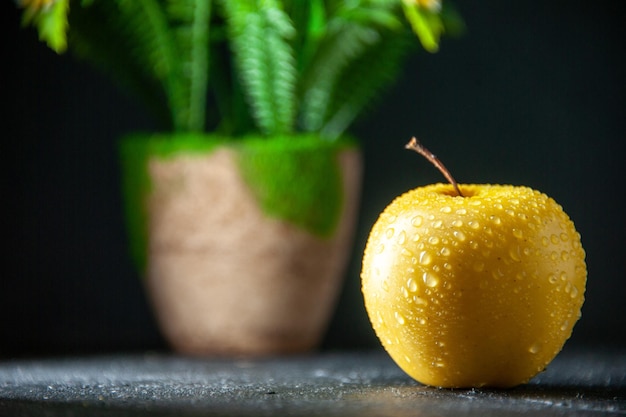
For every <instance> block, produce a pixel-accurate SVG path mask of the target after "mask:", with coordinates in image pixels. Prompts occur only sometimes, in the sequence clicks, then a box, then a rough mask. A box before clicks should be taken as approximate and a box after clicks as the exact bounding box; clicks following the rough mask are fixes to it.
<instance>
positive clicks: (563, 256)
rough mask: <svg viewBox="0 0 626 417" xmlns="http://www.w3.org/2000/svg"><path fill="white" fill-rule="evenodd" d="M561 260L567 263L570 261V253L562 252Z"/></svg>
mask: <svg viewBox="0 0 626 417" xmlns="http://www.w3.org/2000/svg"><path fill="white" fill-rule="evenodd" d="M561 259H563V260H564V261H567V260H568V259H569V252H568V251H566V250H564V251H563V252H561Z"/></svg>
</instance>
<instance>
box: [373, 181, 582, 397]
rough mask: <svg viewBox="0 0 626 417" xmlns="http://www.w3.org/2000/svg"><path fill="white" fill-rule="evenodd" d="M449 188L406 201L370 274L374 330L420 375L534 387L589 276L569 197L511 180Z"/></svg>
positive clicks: (456, 384) (424, 379)
mask: <svg viewBox="0 0 626 417" xmlns="http://www.w3.org/2000/svg"><path fill="white" fill-rule="evenodd" d="M460 188H461V190H462V191H463V194H464V197H460V196H458V195H456V193H455V192H454V190H453V188H452V186H451V185H449V184H433V185H429V186H425V187H420V188H416V189H414V190H411V191H409V192H407V193H405V194H403V195H402V196H400V197H398V198H396V199H395V200H394V201H393V202H392V203H391V204H390V205H389V206H388V207H387V208H386V209H385V210H384V211H383V213H382V214H381V215H380V217H379V218H378V220H377V221H376V223H375V224H374V226H373V228H372V231H371V233H370V235H369V239H368V241H367V245H366V248H365V252H364V257H363V268H362V273H361V279H362V292H363V296H364V301H365V307H366V310H367V313H368V315H369V318H370V321H371V323H372V327H373V328H374V330H375V332H376V335H377V336H378V338H379V339H380V341H381V343H382V345H383V346H384V348H385V349H386V350H387V352H388V353H389V355H390V356H391V358H392V359H393V360H394V361H395V362H396V363H397V364H398V366H400V368H402V369H403V370H404V371H405V372H406V373H407V374H409V375H410V376H411V377H413V378H414V379H415V380H417V381H419V382H421V383H423V384H426V385H432V386H438V387H450V388H469V387H485V386H488V387H502V388H504V387H513V386H516V385H519V384H522V383H526V382H527V381H529V380H530V379H531V378H532V377H534V376H535V375H536V374H538V373H539V372H541V371H542V370H544V369H545V367H546V366H547V365H548V364H549V363H550V362H551V361H552V359H554V357H555V356H556V355H557V354H558V353H559V352H560V351H561V349H562V347H563V345H564V344H565V342H566V340H567V339H568V338H569V337H570V335H571V333H572V329H573V327H574V324H575V323H576V321H577V320H578V318H579V317H580V314H581V307H582V305H583V302H584V292H585V286H586V279H587V269H586V265H585V252H584V250H583V248H582V245H581V241H580V234H579V233H578V232H577V231H576V229H575V227H574V224H573V223H572V221H571V220H570V218H569V217H568V216H567V214H565V212H564V211H563V209H562V208H561V206H560V205H559V204H557V203H556V202H555V201H554V200H553V199H551V198H549V197H548V196H546V195H545V194H542V193H541V192H539V191H535V190H533V189H531V188H528V187H522V186H508V185H489V184H486V185H473V184H470V185H460Z"/></svg>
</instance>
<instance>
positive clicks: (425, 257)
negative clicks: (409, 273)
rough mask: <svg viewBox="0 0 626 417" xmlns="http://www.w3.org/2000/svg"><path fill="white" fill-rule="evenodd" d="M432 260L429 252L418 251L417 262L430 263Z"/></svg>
mask: <svg viewBox="0 0 626 417" xmlns="http://www.w3.org/2000/svg"><path fill="white" fill-rule="evenodd" d="M432 261H433V256H432V255H431V254H430V253H428V252H426V251H422V252H420V255H419V263H420V264H421V265H430V264H431V262H432Z"/></svg>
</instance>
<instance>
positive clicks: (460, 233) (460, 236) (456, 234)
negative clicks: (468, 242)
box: [452, 230, 466, 242]
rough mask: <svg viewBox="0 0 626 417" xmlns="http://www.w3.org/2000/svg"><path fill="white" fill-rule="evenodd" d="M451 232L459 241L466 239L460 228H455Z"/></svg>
mask: <svg viewBox="0 0 626 417" xmlns="http://www.w3.org/2000/svg"><path fill="white" fill-rule="evenodd" d="M452 234H453V235H454V237H455V238H456V239H457V240H458V241H459V242H464V241H465V239H466V236H465V233H463V232H461V231H460V230H455V231H454V232H453V233H452Z"/></svg>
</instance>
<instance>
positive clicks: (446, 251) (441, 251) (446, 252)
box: [439, 246, 452, 256]
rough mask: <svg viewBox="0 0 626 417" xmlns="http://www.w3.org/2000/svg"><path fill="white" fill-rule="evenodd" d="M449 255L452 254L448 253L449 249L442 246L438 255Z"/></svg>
mask: <svg viewBox="0 0 626 417" xmlns="http://www.w3.org/2000/svg"><path fill="white" fill-rule="evenodd" d="M450 253H452V252H451V251H450V248H448V247H446V246H444V247H443V248H441V250H440V251H439V254H440V255H441V256H450Z"/></svg>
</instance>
